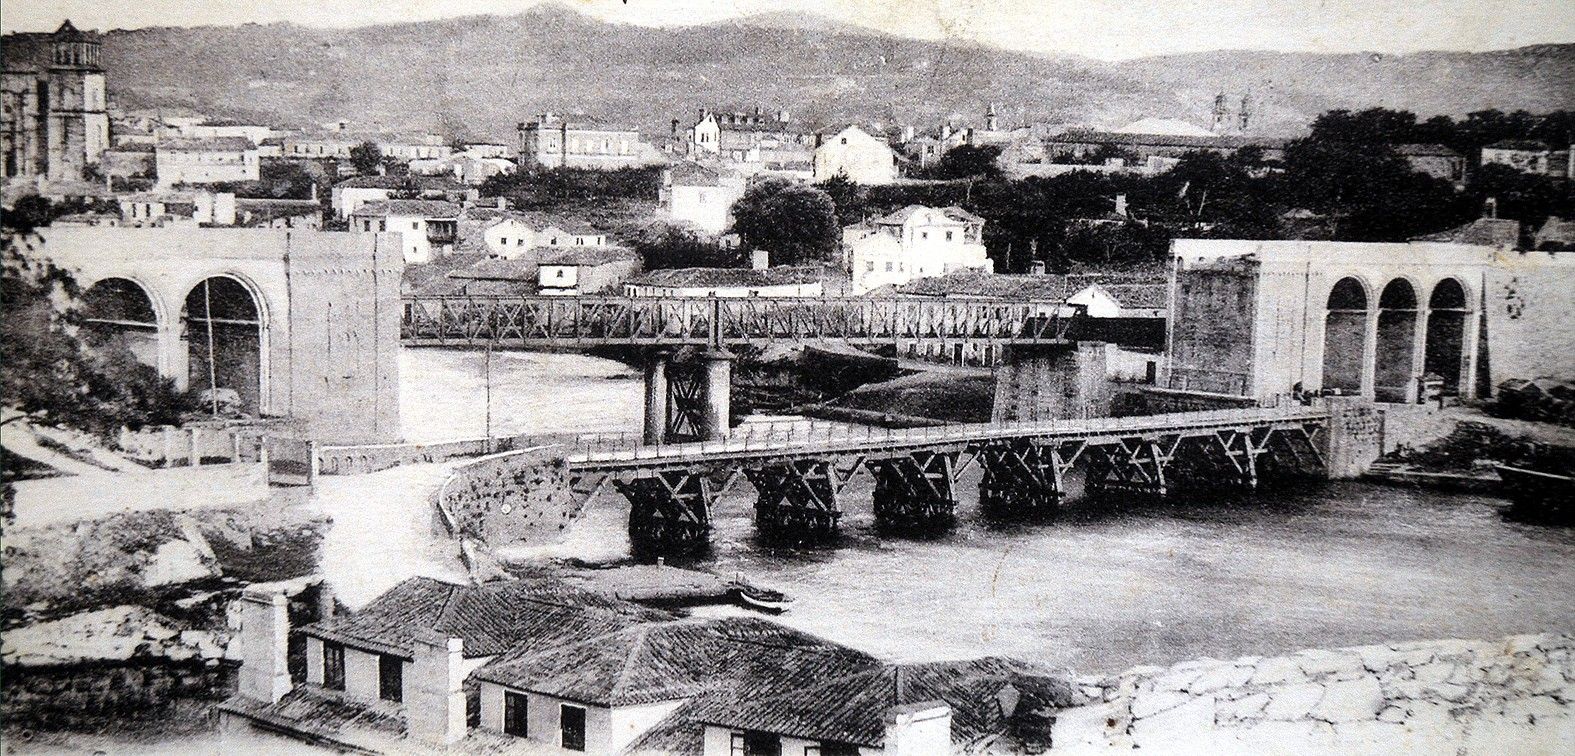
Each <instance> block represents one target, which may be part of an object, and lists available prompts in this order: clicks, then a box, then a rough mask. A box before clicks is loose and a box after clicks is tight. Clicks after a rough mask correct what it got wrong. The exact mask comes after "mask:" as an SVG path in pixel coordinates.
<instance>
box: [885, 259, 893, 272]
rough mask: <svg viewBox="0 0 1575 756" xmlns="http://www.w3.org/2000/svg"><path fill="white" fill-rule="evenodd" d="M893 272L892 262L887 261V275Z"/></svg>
mask: <svg viewBox="0 0 1575 756" xmlns="http://www.w3.org/2000/svg"><path fill="white" fill-rule="evenodd" d="M891 271H892V264H891V261H890V260H887V261H886V272H887V273H890V272H891Z"/></svg>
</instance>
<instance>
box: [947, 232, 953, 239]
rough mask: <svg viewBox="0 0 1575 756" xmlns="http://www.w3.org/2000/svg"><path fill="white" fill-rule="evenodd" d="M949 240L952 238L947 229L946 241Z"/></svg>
mask: <svg viewBox="0 0 1575 756" xmlns="http://www.w3.org/2000/svg"><path fill="white" fill-rule="evenodd" d="M951 240H952V232H950V231H947V232H946V241H951Z"/></svg>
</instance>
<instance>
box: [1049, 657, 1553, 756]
mask: <svg viewBox="0 0 1575 756" xmlns="http://www.w3.org/2000/svg"><path fill="white" fill-rule="evenodd" d="M1572 650H1575V637H1572V636H1570V635H1567V634H1543V635H1518V636H1511V637H1508V638H1503V639H1499V640H1439V641H1423V642H1416V643H1398V644H1390V645H1375V646H1358V647H1353V648H1341V649H1333V650H1308V651H1300V652H1297V653H1294V654H1290V655H1288V656H1275V657H1256V656H1249V657H1243V658H1240V659H1234V660H1226V661H1221V660H1215V659H1199V660H1193V661H1187V662H1182V663H1180V664H1176V665H1173V666H1170V667H1137V668H1134V669H1131V670H1128V671H1126V672H1124V673H1122V674H1119V675H1116V676H1114V677H1110V678H1105V679H1101V680H1084V681H1083V682H1082V688H1081V689H1082V692H1083V695H1085V696H1087V697H1088V698H1090V699H1092V702H1091V703H1089V704H1088V705H1085V706H1079V707H1075V708H1072V709H1068V710H1065V711H1063V712H1061V713H1060V714H1059V715H1058V717H1057V720H1056V723H1055V727H1054V730H1053V732H1052V739H1053V740H1052V742H1053V747H1052V751H1051V752H1052V753H1054V754H1081V753H1090V754H1092V753H1110V752H1112V751H1116V750H1120V751H1130V750H1132V749H1139V750H1140V752H1143V753H1165V754H1244V755H1245V754H1273V753H1321V754H1380V753H1444V754H1457V753H1459V754H1477V753H1480V754H1518V753H1526V754H1541V753H1548V754H1552V753H1559V752H1561V749H1563V748H1566V747H1568V745H1569V744H1570V743H1571V742H1575V740H1572V738H1575V659H1572ZM1562 752H1566V753H1567V751H1562Z"/></svg>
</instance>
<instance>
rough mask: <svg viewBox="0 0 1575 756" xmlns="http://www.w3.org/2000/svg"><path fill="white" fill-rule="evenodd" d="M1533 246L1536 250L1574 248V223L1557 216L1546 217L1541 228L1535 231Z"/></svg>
mask: <svg viewBox="0 0 1575 756" xmlns="http://www.w3.org/2000/svg"><path fill="white" fill-rule="evenodd" d="M1533 245H1534V246H1535V247H1536V248H1537V249H1572V248H1575V221H1567V220H1564V219H1563V218H1560V217H1558V216H1557V215H1550V216H1548V220H1547V222H1546V223H1543V224H1542V228H1539V229H1537V234H1536V238H1535V239H1533Z"/></svg>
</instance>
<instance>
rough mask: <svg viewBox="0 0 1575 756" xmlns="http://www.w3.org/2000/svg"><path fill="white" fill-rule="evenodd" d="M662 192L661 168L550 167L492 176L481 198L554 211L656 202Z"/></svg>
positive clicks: (484, 187)
mask: <svg viewBox="0 0 1575 756" xmlns="http://www.w3.org/2000/svg"><path fill="white" fill-rule="evenodd" d="M661 189H662V169H661V168H660V167H649V168H620V169H618V170H615V171H601V170H594V169H589V168H549V169H536V170H525V171H521V172H519V173H516V174H512V175H501V174H500V175H497V176H491V177H488V178H487V180H486V181H485V182H483V183H482V185H481V196H483V197H508V198H509V200H510V201H511V202H512V203H513V205H514V206H515V207H521V208H534V209H541V210H550V209H552V208H554V207H558V206H573V205H578V204H583V203H585V202H595V201H599V200H610V199H626V200H642V201H650V202H654V201H656V199H657V195H658V194H659V193H660V192H661Z"/></svg>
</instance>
